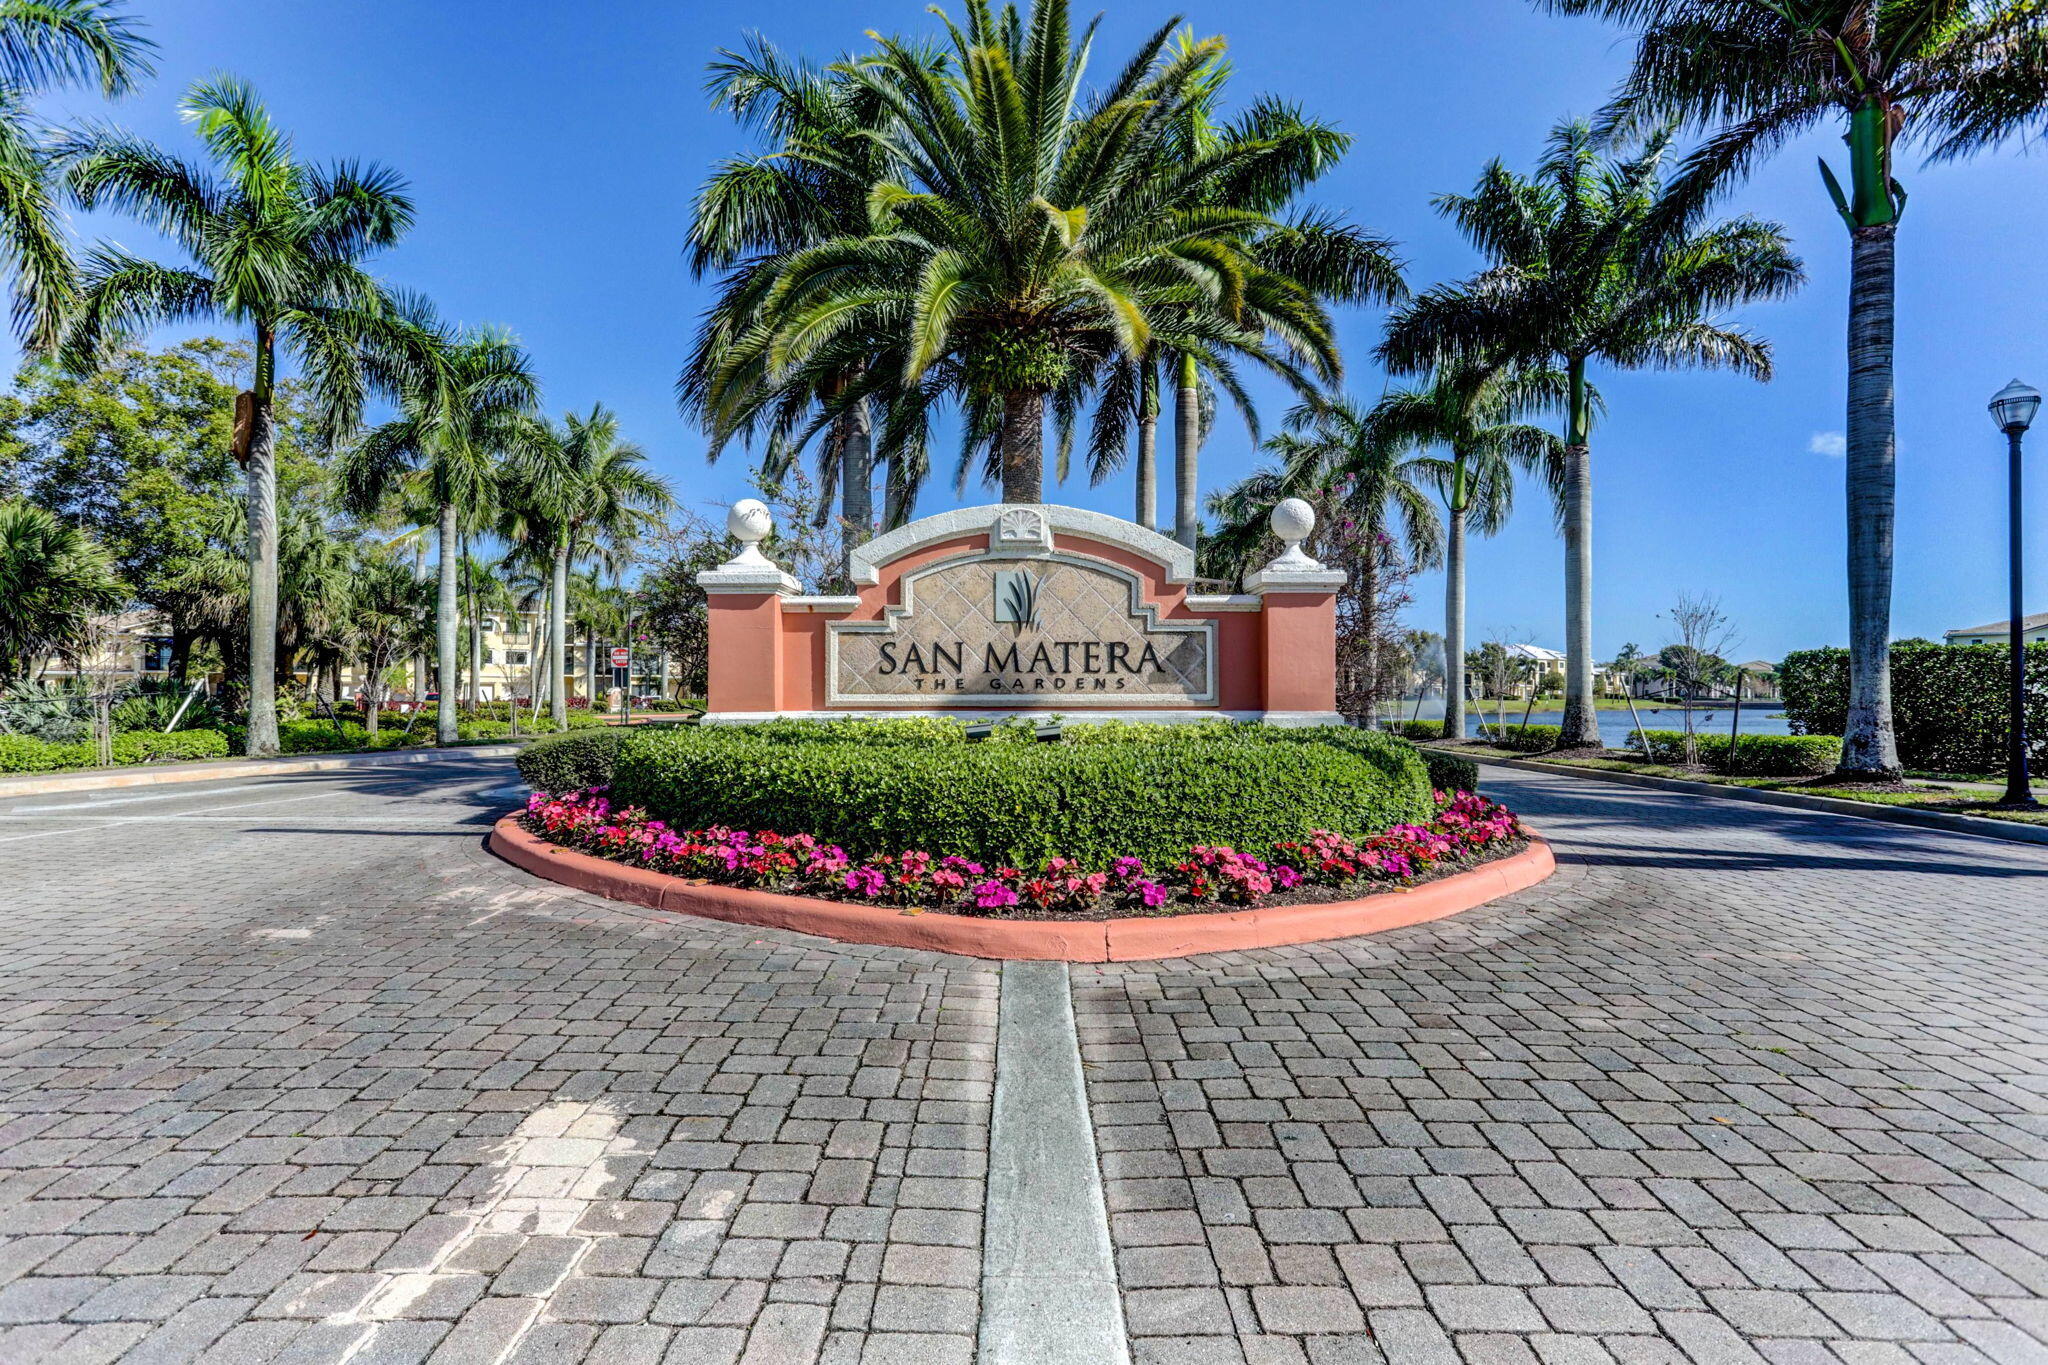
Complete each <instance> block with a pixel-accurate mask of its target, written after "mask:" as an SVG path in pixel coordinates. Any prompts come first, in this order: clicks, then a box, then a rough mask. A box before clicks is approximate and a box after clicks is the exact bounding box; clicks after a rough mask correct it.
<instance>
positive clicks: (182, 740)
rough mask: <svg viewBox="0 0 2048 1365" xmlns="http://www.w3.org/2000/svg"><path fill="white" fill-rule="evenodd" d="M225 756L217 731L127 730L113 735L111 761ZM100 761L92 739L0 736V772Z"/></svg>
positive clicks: (38, 770) (223, 741)
mask: <svg viewBox="0 0 2048 1365" xmlns="http://www.w3.org/2000/svg"><path fill="white" fill-rule="evenodd" d="M227 756H228V737H227V736H226V735H224V734H222V733H221V732H220V731H218V730H175V731H173V732H171V733H170V734H168V735H166V734H159V733H157V732H155V731H150V730H130V731H128V732H127V733H126V734H119V735H115V736H114V762H115V763H117V764H123V765H128V764H136V763H192V762H198V761H200V760H203V759H209V758H226V757H227ZM99 761H100V755H99V748H98V746H96V745H95V744H94V743H93V742H92V741H91V740H89V739H88V740H77V741H74V742H72V743H68V744H50V743H46V742H45V741H43V740H40V739H30V738H28V737H27V736H25V735H0V773H47V772H56V771H58V770H60V769H64V768H91V767H95V766H97V765H98V763H99Z"/></svg>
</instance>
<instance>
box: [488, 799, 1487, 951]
mask: <svg viewBox="0 0 2048 1365" xmlns="http://www.w3.org/2000/svg"><path fill="white" fill-rule="evenodd" d="M519 823H520V824H521V825H522V826H523V827H524V828H525V829H527V830H528V831H530V832H532V833H533V834H535V835H537V836H539V837H540V838H542V839H545V840H547V841H548V842H550V843H553V844H556V845H559V846H561V847H564V848H570V849H575V850H577V851H579V852H583V853H587V854H591V855H594V856H596V857H600V858H605V859H608V860H610V861H613V862H618V863H623V864H626V865H629V866H633V867H639V868H645V869H647V870H649V871H652V872H656V873H660V874H664V875H668V876H673V877H680V878H686V879H690V880H695V881H701V882H708V883H712V884H715V885H721V886H732V887H741V888H748V889H755V890H762V891H772V892H777V893H780V894H784V895H791V896H804V897H810V898H814V899H820V900H834V901H845V902H852V903H855V904H860V905H868V906H877V907H881V906H887V907H895V908H899V909H901V910H903V911H907V912H910V913H916V912H920V911H926V910H935V911H944V912H947V913H950V914H955V915H968V916H980V917H989V918H1004V919H1027V918H1037V919H1082V920H1085V919H1107V918H1112V917H1116V916H1123V915H1137V916H1170V915H1177V914H1189V913H1201V912H1206V911H1212V910H1215V909H1218V908H1250V907H1256V906H1260V905H1269V904H1306V903H1313V902H1319V901H1334V900H1346V899H1350V898H1352V897H1355V896H1358V895H1360V894H1361V893H1364V892H1367V891H1372V890H1379V889H1394V888H1398V887H1401V886H1405V885H1413V884H1415V883H1418V882H1421V881H1427V880H1430V879H1432V878H1434V877H1437V876H1441V875H1443V874H1445V873H1449V872H1455V871H1458V870H1461V869H1465V868H1469V867H1471V866H1473V865H1474V864H1476V863H1479V862H1483V861H1486V860H1488V859H1490V858H1494V857H1497V856H1500V855H1502V854H1506V853H1510V852H1513V851H1515V850H1517V849H1519V848H1521V847H1522V846H1523V845H1524V844H1526V843H1527V842H1528V834H1527V832H1526V831H1525V830H1523V828H1522V826H1521V822H1520V821H1519V820H1518V819H1517V818H1516V817H1515V815H1514V813H1513V812H1512V811H1510V810H1508V809H1507V808H1506V807H1504V806H1499V805H1496V804H1494V803H1492V802H1490V801H1486V800H1484V799H1483V798H1481V797H1478V796H1476V795H1473V794H1472V793H1470V792H1456V793H1447V792H1441V791H1440V792H1437V793H1435V813H1434V814H1433V815H1432V816H1431V817H1430V818H1429V820H1428V821H1427V822H1426V823H1423V824H1401V825H1395V826H1393V827H1392V828H1390V829H1387V830H1385V831H1384V832H1382V833H1380V834H1377V835H1374V836H1372V837H1370V838H1367V839H1364V840H1360V841H1353V840H1351V839H1348V838H1345V837H1344V836H1342V835H1339V834H1335V833H1332V832H1330V831H1327V830H1318V831H1315V832H1314V833H1312V834H1311V835H1310V836H1309V837H1308V838H1306V839H1303V840H1300V841H1288V842H1283V843H1277V844H1275V845H1273V846H1272V847H1271V848H1269V849H1267V850H1265V851H1264V852H1263V853H1261V854H1252V853H1246V852H1240V851H1238V850H1235V849H1231V848H1225V847H1218V846H1208V845H1198V846H1196V847H1194V848H1191V849H1189V850H1187V852H1186V854H1185V855H1184V856H1183V857H1182V858H1180V859H1179V860H1178V861H1175V862H1173V863H1171V864H1163V865H1154V866H1147V865H1146V863H1145V862H1144V861H1143V860H1142V859H1139V858H1132V857H1125V858H1118V859H1116V860H1114V861H1113V862H1112V863H1111V864H1110V865H1109V866H1108V867H1106V868H1104V867H1096V868H1090V867H1086V866H1084V865H1082V864H1081V863H1079V862H1077V861H1075V860H1073V859H1070V858H1064V857H1052V858H1048V859H1046V860H1045V862H1044V863H1043V864H1042V865H1040V866H1038V867H1036V868H1020V867H1006V866H987V865H984V864H982V863H979V862H975V861H973V860H970V859H967V858H962V857H957V856H956V857H934V856H933V855H932V854H930V853H928V852H924V851H921V850H916V849H911V850H905V851H901V852H897V853H886V854H876V855H873V856H871V857H868V858H864V859H860V860H854V859H851V858H849V857H848V856H847V854H846V853H845V851H844V850H843V849H841V848H840V847H838V846H837V845H831V844H825V843H823V842H821V841H820V840H818V839H816V838H815V837H813V836H811V835H809V834H803V833H798V834H783V833H780V832H778V831H773V830H754V831H748V830H735V829H728V828H716V827H714V828H709V829H700V830H678V829H673V828H671V827H669V826H668V825H667V824H665V823H664V822H662V821H660V820H656V819H652V818H650V817H649V816H648V815H647V813H646V812H645V811H644V810H640V809H638V808H636V807H631V806H627V807H614V806H613V804H612V802H611V800H610V798H609V796H608V795H607V794H606V792H605V789H603V788H601V787H590V788H585V789H582V790H578V791H574V792H570V793H566V794H562V795H550V794H548V793H545V792H536V793H534V795H533V796H532V797H531V798H529V799H528V802H527V806H526V809H525V811H523V812H522V813H521V814H520V816H519Z"/></svg>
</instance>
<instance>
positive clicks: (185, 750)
mask: <svg viewBox="0 0 2048 1365" xmlns="http://www.w3.org/2000/svg"><path fill="white" fill-rule="evenodd" d="M227 756H228V737H227V736H226V735H224V734H222V733H221V732H220V731H218V730H173V731H172V732H171V733H170V734H168V735H166V734H163V733H161V732H158V731H150V730H131V731H129V732H128V733H127V734H125V735H115V736H114V762H116V763H197V762H200V761H202V760H204V759H209V758H226V757H227Z"/></svg>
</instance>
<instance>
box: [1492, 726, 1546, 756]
mask: <svg viewBox="0 0 2048 1365" xmlns="http://www.w3.org/2000/svg"><path fill="white" fill-rule="evenodd" d="M1563 733H1564V731H1563V730H1562V729H1561V728H1559V727H1558V726H1555V725H1508V726H1505V727H1503V726H1488V727H1487V728H1486V729H1484V730H1482V731H1480V733H1479V739H1480V741H1481V742H1482V743H1486V744H1491V745H1493V746H1495V747H1496V748H1501V749H1513V750H1514V751H1515V752H1516V753H1520V754H1547V753H1549V752H1550V751H1551V750H1552V749H1555V748H1556V747H1557V739H1558V736H1559V735H1561V734H1563Z"/></svg>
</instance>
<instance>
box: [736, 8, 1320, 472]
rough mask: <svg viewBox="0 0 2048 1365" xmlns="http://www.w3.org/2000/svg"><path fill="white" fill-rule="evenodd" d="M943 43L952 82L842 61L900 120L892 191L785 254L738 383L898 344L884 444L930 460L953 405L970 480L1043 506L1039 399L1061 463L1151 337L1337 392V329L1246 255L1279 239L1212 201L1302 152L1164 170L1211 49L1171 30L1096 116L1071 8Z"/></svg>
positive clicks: (985, 19)
mask: <svg viewBox="0 0 2048 1365" xmlns="http://www.w3.org/2000/svg"><path fill="white" fill-rule="evenodd" d="M947 27H948V34H949V36H950V40H951V46H952V51H951V55H950V59H949V61H948V63H947V64H946V67H945V69H944V70H943V71H941V70H939V69H936V68H935V66H934V64H933V63H932V62H931V60H930V58H929V55H928V54H927V53H925V52H924V51H922V50H921V49H915V48H910V47H906V46H905V45H903V44H901V43H897V42H894V41H890V40H883V41H882V42H881V45H880V49H879V51H878V52H877V54H876V55H875V56H874V57H872V58H870V59H868V60H866V61H863V62H861V63H859V64H858V65H856V66H853V67H850V68H848V70H849V74H850V75H851V76H852V77H853V79H855V80H858V81H860V82H862V83H863V84H865V85H866V86H868V88H869V89H871V90H872V91H874V93H875V94H876V95H877V96H878V97H879V98H880V99H881V100H882V101H883V102H884V104H885V105H886V106H887V108H888V110H889V112H890V113H891V115H893V121H892V123H891V124H890V126H889V130H888V131H887V132H886V133H884V134H882V135H881V140H883V141H884V142H885V143H886V144H887V149H888V152H889V155H890V158H891V160H892V161H893V162H894V163H895V164H897V165H899V166H900V167H901V168H902V173H901V176H900V179H892V180H883V181H880V182H878V183H876V184H875V185H874V186H873V187H872V188H871V190H870V192H869V194H868V201H867V207H868V214H869V218H870V225H869V227H868V228H867V229H866V230H865V231H864V232H863V233H861V234H859V235H843V236H839V237H835V238H833V239H831V240H828V241H825V242H821V243H819V244H817V245H815V246H809V247H805V248H802V249H799V250H796V251H793V252H790V253H789V254H788V255H787V256H786V257H784V258H783V259H781V260H780V261H778V262H777V264H776V267H775V269H774V272H773V278H772V280H771V281H769V282H767V283H766V284H765V285H764V295H765V296H764V299H763V303H762V318H763V326H762V327H761V328H758V329H756V331H755V333H754V334H752V335H751V336H750V338H749V339H748V341H747V343H746V344H745V345H742V346H738V347H735V348H734V349H733V352H732V354H731V355H730V356H729V357H727V359H726V361H725V363H726V365H727V367H728V368H737V367H740V366H744V365H747V364H751V363H754V359H753V358H754V357H756V356H759V357H762V359H761V361H760V363H763V364H765V365H766V366H768V367H769V368H770V369H771V370H772V371H774V372H776V373H778V374H781V375H785V376H792V377H793V376H796V375H800V374H804V373H808V372H810V371H811V370H812V369H814V368H815V365H816V363H817V362H818V360H819V358H820V357H821V356H829V355H831V354H832V351H831V346H832V344H833V343H835V342H836V341H843V340H845V339H849V338H850V339H854V340H855V341H857V342H859V344H862V345H871V344H872V343H873V340H874V339H888V341H887V344H888V345H892V346H894V347H897V348H900V353H901V356H902V363H901V367H900V372H899V375H898V377H897V380H896V382H897V384H898V391H897V395H896V398H895V400H894V401H893V402H892V403H891V404H890V408H889V411H888V413H887V414H886V416H885V419H884V435H883V440H882V444H883V445H884V447H887V448H891V449H893V448H894V447H895V445H896V444H897V443H899V442H902V443H907V444H913V445H917V446H919V447H920V448H921V445H922V435H921V433H922V431H923V428H924V422H925V420H926V418H927V416H928V414H929V413H930V411H931V410H932V409H933V407H934V406H936V405H937V404H939V403H942V402H945V401H951V400H954V399H958V400H959V401H960V402H961V403H962V404H963V406H964V408H965V414H964V421H963V423H962V429H963V433H964V438H963V472H964V471H965V470H966V469H967V468H969V467H971V463H972V460H971V457H972V455H973V453H974V452H976V451H981V450H987V451H989V452H990V454H991V456H992V458H993V460H994V462H995V464H996V465H997V466H999V469H1000V473H1001V479H1002V484H1003V497H1004V500H1005V501H1009V502H1035V501H1038V500H1039V499H1040V497H1041V494H1042V489H1043V474H1044V465H1045V459H1044V456H1045V417H1046V414H1047V410H1048V407H1050V408H1051V410H1052V413H1053V415H1054V417H1055V418H1056V419H1057V420H1058V421H1059V423H1060V425H1061V428H1062V432H1063V436H1062V447H1063V448H1064V445H1065V433H1066V432H1068V431H1070V429H1071V424H1072V421H1073V418H1074V415H1075V413H1076V412H1077V411H1078V410H1079V407H1080V402H1081V397H1082V395H1083V394H1084V393H1085V391H1086V390H1087V389H1088V388H1089V387H1090V386H1091V385H1092V384H1093V383H1094V382H1095V380H1096V377H1097V374H1098V371H1099V370H1100V368H1101V367H1103V366H1105V365H1106V364H1107V363H1108V362H1109V361H1110V360H1111V359H1112V358H1113V357H1123V358H1126V359H1130V360H1137V359H1140V358H1142V357H1143V356H1144V355H1145V354H1146V353H1147V351H1148V349H1149V348H1150V347H1151V346H1152V345H1153V344H1154V342H1155V340H1157V341H1160V342H1164V343H1171V344H1172V345H1174V346H1175V347H1176V348H1177V349H1194V348H1203V349H1208V350H1214V351H1218V352H1220V351H1221V350H1224V349H1230V350H1234V351H1237V352H1242V353H1244V354H1248V355H1254V356H1258V357H1260V358H1261V359H1262V360H1263V361H1266V362H1268V363H1272V364H1274V365H1288V364H1291V363H1294V362H1295V361H1299V362H1300V363H1303V364H1307V365H1310V366H1311V367H1312V368H1314V369H1315V370H1316V377H1317V378H1319V379H1328V378H1330V377H1333V376H1334V374H1335V372H1336V356H1335V345H1334V340H1333V336H1332V329H1331V326H1330V321H1329V318H1328V316H1327V314H1326V313H1325V312H1324V311H1323V309H1322V307H1321V306H1320V304H1319V303H1318V302H1317V300H1316V299H1315V298H1314V296H1313V295H1312V293H1311V292H1310V291H1309V290H1308V289H1306V288H1305V287H1303V286H1302V285H1300V284H1298V283H1296V282H1295V281H1293V280H1290V279H1288V278H1286V277H1284V276H1282V275H1279V274H1277V273H1276V272H1275V271H1273V270H1271V269H1270V268H1268V267H1267V266H1266V265H1265V264H1263V263H1262V262H1261V260H1260V259H1259V258H1258V256H1257V254H1256V253H1255V252H1253V251H1252V250H1251V249H1250V247H1249V245H1248V239H1250V238H1251V237H1253V236H1255V235H1256V234H1258V233H1260V232H1264V231H1270V230H1274V229H1276V228H1278V227H1279V226H1280V225H1278V224H1276V223H1275V222H1274V221H1273V220H1272V219H1270V218H1269V217H1267V216H1266V215H1264V214H1261V213H1259V212H1256V211H1253V210H1249V209H1243V208H1239V207H1236V206H1234V205H1233V204H1232V202H1231V201H1230V200H1229V199H1228V198H1227V197H1226V196H1225V195H1223V194H1222V193H1221V192H1220V191H1219V189H1218V187H1219V186H1220V185H1223V184H1225V183H1226V182H1228V181H1230V180H1232V179H1233V178H1237V177H1247V176H1256V175H1258V174H1260V173H1261V172H1262V170H1263V169H1264V168H1266V167H1269V166H1271V165H1276V164H1281V163H1284V162H1287V161H1289V160H1290V159H1293V158H1295V157H1296V155H1297V150H1296V148H1294V147H1293V146H1292V145H1291V144H1289V143H1288V142H1287V141H1286V139H1284V138H1277V139H1272V140H1268V141H1261V142H1258V143H1255V144H1248V145H1244V146H1233V147H1230V148H1227V149H1223V150H1219V151H1217V152H1216V153H1214V154H1213V155H1206V156H1197V157H1195V158H1194V159H1192V160H1191V161H1188V162H1186V163H1184V164H1181V165H1178V166H1176V167H1175V168H1174V169H1173V172H1172V173H1171V174H1161V173H1159V167H1160V166H1161V164H1162V161H1163V158H1162V157H1161V156H1160V154H1159V150H1158V149H1159V147H1160V144H1161V143H1162V141H1163V140H1164V139H1165V138H1166V137H1167V134H1168V129H1169V125H1170V123H1171V121H1172V118H1173V116H1174V114H1175V111H1176V110H1177V109H1178V107H1179V106H1180V104H1181V103H1182V102H1183V101H1184V100H1185V99H1187V98H1188V97H1189V89H1188V86H1189V80H1190V77H1191V76H1192V75H1193V74H1194V73H1196V72H1198V71H1199V70H1200V69H1201V68H1202V67H1203V66H1204V65H1205V64H1206V63H1207V62H1209V61H1210V60H1211V58H1212V57H1213V56H1214V55H1215V53H1216V52H1218V51H1220V42H1218V41H1217V40H1213V39H1211V40H1205V41H1203V42H1200V43H1192V44H1188V45H1186V46H1185V47H1184V48H1183V49H1181V50H1179V51H1174V50H1172V49H1170V48H1169V46H1168V40H1169V38H1170V37H1171V35H1172V26H1171V25H1170V24H1169V25H1168V26H1166V27H1164V28H1161V29H1160V30H1159V31H1158V32H1157V33H1155V34H1154V35H1153V36H1152V38H1151V39H1150V40H1149V41H1148V42H1147V43H1145V44H1144V45H1142V46H1141V47H1140V48H1139V50H1138V52H1137V53H1136V55H1135V56H1134V57H1133V59H1132V60H1131V61H1130V62H1129V63H1128V64H1126V66H1125V67H1124V68H1123V71H1122V72H1121V74H1120V75H1119V76H1118V77H1117V78H1116V79H1115V80H1114V81H1112V82H1111V83H1110V84H1109V85H1108V86H1107V87H1106V88H1105V89H1103V90H1102V91H1100V92H1098V93H1097V94H1096V95H1095V96H1093V97H1092V98H1089V99H1087V100H1086V101H1085V102H1084V100H1083V96H1082V92H1081V88H1080V82H1081V75H1082V72H1083V69H1084V68H1085V66H1086V64H1087V62H1088V59H1089V55H1090V49H1091V47H1092V41H1093V29H1092V27H1091V28H1090V29H1089V30H1088V31H1087V32H1086V33H1084V34H1083V35H1082V36H1081V38H1080V39H1079V41H1078V42H1076V41H1074V39H1073V37H1072V34H1071V31H1070V28H1069V25H1068V20H1067V2H1066V0H1035V3H1034V4H1033V5H1032V7H1031V11H1030V14H1029V16H1028V18H1026V17H1025V16H1023V15H1021V14H1020V13H1019V12H1018V10H1017V9H1016V7H1014V6H1004V7H1003V8H1002V9H1001V10H994V9H992V8H991V7H990V6H989V5H988V4H986V3H984V2H983V0H973V2H972V3H970V4H969V7H968V16H967V24H966V27H965V28H964V29H963V28H961V27H960V26H958V25H954V24H952V23H950V22H949V23H948V26H947ZM1269 335H1271V336H1274V337H1276V338H1278V349H1277V350H1276V349H1275V347H1273V346H1270V345H1269V344H1268V342H1267V340H1266V338H1267V337H1268V336H1269Z"/></svg>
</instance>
